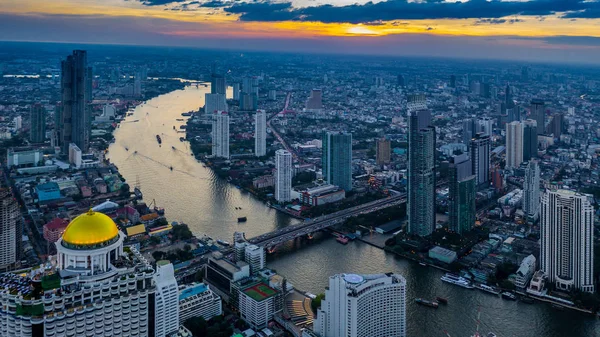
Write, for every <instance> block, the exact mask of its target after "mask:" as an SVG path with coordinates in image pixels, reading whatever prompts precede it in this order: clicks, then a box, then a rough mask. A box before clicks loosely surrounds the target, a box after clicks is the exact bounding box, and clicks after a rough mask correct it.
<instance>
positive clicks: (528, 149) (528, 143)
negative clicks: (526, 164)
mask: <svg viewBox="0 0 600 337" xmlns="http://www.w3.org/2000/svg"><path fill="white" fill-rule="evenodd" d="M537 135H538V134H537V122H536V121H535V120H533V119H528V120H526V121H524V122H523V161H528V160H530V159H531V158H536V157H537V150H538V139H537V137H538V136H537Z"/></svg>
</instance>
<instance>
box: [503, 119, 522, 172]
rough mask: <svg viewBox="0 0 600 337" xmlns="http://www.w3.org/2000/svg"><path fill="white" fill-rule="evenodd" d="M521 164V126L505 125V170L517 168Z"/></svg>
mask: <svg viewBox="0 0 600 337" xmlns="http://www.w3.org/2000/svg"><path fill="white" fill-rule="evenodd" d="M522 162H523V124H521V123H520V122H512V123H508V124H506V168H517V167H519V165H521V163H522Z"/></svg>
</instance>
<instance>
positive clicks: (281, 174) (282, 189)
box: [275, 150, 292, 202]
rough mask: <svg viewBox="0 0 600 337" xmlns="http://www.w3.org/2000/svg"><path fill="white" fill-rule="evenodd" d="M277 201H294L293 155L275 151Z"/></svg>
mask: <svg viewBox="0 0 600 337" xmlns="http://www.w3.org/2000/svg"><path fill="white" fill-rule="evenodd" d="M275 200H277V201H279V202H286V201H290V200H292V154H291V153H289V152H288V151H286V150H277V151H275Z"/></svg>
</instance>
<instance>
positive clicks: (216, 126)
mask: <svg viewBox="0 0 600 337" xmlns="http://www.w3.org/2000/svg"><path fill="white" fill-rule="evenodd" d="M212 155H213V157H216V158H227V159H229V115H228V114H227V112H226V111H215V113H214V114H213V120H212Z"/></svg>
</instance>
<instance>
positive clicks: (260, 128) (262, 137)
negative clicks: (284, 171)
mask: <svg viewBox="0 0 600 337" xmlns="http://www.w3.org/2000/svg"><path fill="white" fill-rule="evenodd" d="M266 154H267V113H266V112H265V110H257V111H256V114H255V115H254V155H255V156H257V157H262V156H264V155H266Z"/></svg>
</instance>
